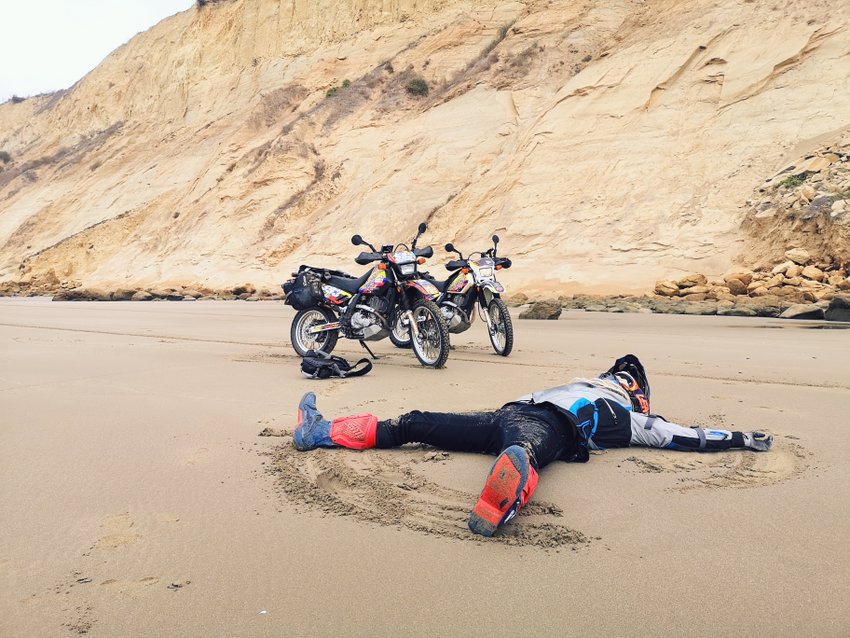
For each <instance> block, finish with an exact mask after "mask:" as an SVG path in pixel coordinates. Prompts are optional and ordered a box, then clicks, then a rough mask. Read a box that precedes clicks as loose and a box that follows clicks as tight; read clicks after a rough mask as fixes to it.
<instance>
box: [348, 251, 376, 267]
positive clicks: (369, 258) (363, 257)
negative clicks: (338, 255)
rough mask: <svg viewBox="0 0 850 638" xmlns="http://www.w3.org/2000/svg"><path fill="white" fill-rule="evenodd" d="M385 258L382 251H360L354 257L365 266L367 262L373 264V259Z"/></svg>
mask: <svg viewBox="0 0 850 638" xmlns="http://www.w3.org/2000/svg"><path fill="white" fill-rule="evenodd" d="M382 258H383V255H382V254H381V253H366V252H363V253H360V254H359V255H357V257H355V258H354V261H355V262H356V263H358V264H360V265H361V266H365V265H366V264H371V263H372V262H373V261H379V260H380V259H382Z"/></svg>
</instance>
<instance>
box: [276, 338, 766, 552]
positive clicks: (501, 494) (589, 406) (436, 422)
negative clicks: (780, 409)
mask: <svg viewBox="0 0 850 638" xmlns="http://www.w3.org/2000/svg"><path fill="white" fill-rule="evenodd" d="M649 394H650V387H649V380H648V379H647V377H646V373H645V370H644V367H643V365H642V364H641V362H640V361H639V360H638V358H637V357H636V356H634V355H631V354H629V355H625V356H624V357H621V358H619V359H617V361H616V362H615V363H614V365H613V366H611V368H610V369H609V370H608V371H607V372H604V373H603V374H601V375H599V376H598V377H595V378H593V379H574V380H573V381H572V382H571V383H569V384H567V385H563V386H558V387H555V388H550V389H548V390H542V391H540V392H533V393H532V394H528V395H526V396H523V397H520V398H519V399H517V400H516V401H513V402H511V403H508V404H506V405H504V406H502V407H501V408H499V409H498V410H494V411H490V412H472V413H462V414H461V413H451V412H420V411H419V410H414V411H412V412H408V413H406V414H402V415H401V416H399V417H397V418H395V419H388V420H384V421H379V420H378V417H376V416H375V415H373V414H360V415H357V416H346V417H340V418H338V419H334V420H333V421H329V420H327V419H325V418H324V417H323V416H322V414H321V413H320V412H319V411H318V409H317V408H316V395H315V394H314V393H312V392H308V393H306V394H305V395H304V396H303V397H302V399H301V402H300V403H299V405H298V426H297V428H296V430H295V433H294V435H293V437H292V441H293V444H294V445H295V447H296V448H297V449H298V450H312V449H315V448H319V447H325V448H327V447H344V448H350V449H355V450H364V449H367V448H375V447H377V448H391V447H398V446H400V445H404V444H405V443H425V444H427V445H433V446H435V447H438V448H441V449H444V450H452V451H458V452H482V453H485V454H495V455H498V458H497V459H496V462H495V463H494V464H493V467H492V469H491V470H490V473H489V474H488V476H487V480H486V482H485V483H484V489H483V490H482V492H481V496H480V497H479V498H478V502H477V503H476V504H475V506H474V507H473V508H472V512H471V513H470V515H469V529H470V530H472V531H473V532H475V533H476V534H481V535H483V536H492V535H493V534H494V533H495V532H496V530H498V529H499V528H500V527H501V526H502V525H504V524H505V523H507V522H508V521H510V520H511V519H512V518H513V517H514V516H516V514H517V512H518V511H519V510H520V508H522V507H523V506H524V505H525V504H526V503H527V502H528V500H529V499H530V498H531V494H532V493H533V492H534V488H535V487H537V480H538V472H539V471H540V470H541V469H543V468H544V467H546V466H547V465H548V464H549V463H551V462H552V461H555V460H558V459H560V460H563V461H578V462H585V461H587V460H588V459H589V458H590V450H599V449H606V448H617V447H628V446H629V445H643V446H648V447H656V448H667V449H673V450H685V451H715V450H728V449H731V448H742V449H749V450H755V451H759V452H763V451H767V450H769V449H770V446H771V445H772V444H773V436H771V435H768V434H764V433H762V432H730V431H728V430H715V429H704V428H700V427H684V426H682V425H677V424H676V423H671V422H670V421H667V420H666V419H664V418H663V417H661V416H658V415H655V414H652V413H651V412H650V409H649Z"/></svg>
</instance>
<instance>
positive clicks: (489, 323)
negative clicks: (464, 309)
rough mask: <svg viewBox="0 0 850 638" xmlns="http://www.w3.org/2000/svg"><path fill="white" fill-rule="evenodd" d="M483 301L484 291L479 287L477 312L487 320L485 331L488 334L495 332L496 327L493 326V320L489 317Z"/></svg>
mask: <svg viewBox="0 0 850 638" xmlns="http://www.w3.org/2000/svg"><path fill="white" fill-rule="evenodd" d="M485 303H486V302H485V298H484V291H483V290H480V289H479V291H478V308H479V313H478V314H483V315H484V321H486V322H487V331H488V332H489V333H490V334H495V332H496V328H495V327H494V326H493V320H492V319H491V318H490V311H489V310H488V309H487V306H486V305H485Z"/></svg>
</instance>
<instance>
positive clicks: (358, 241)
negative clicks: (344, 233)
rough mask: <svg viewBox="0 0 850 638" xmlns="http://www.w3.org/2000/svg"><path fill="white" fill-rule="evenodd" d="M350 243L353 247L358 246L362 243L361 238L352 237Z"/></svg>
mask: <svg viewBox="0 0 850 638" xmlns="http://www.w3.org/2000/svg"><path fill="white" fill-rule="evenodd" d="M351 243H352V244H354V245H355V246H359V245H360V244H362V243H363V238H362V237H361V236H360V235H354V236H353V237H352V238H351Z"/></svg>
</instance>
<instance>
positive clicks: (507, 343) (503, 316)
mask: <svg viewBox="0 0 850 638" xmlns="http://www.w3.org/2000/svg"><path fill="white" fill-rule="evenodd" d="M486 312H487V314H489V315H490V326H492V327H489V328H488V330H487V331H488V332H489V333H490V343H492V344H493V349H494V350H495V351H496V354H499V355H502V356H503V357H507V356H508V355H509V354H510V353H511V350H513V348H514V326H513V324H512V323H511V315H510V314H509V313H508V307H507V306H506V305H505V302H504V301H502V300H501V299H499V298H498V297H496V298H494V299H492V300H491V301H490V305H489V306H487V309H486Z"/></svg>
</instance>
